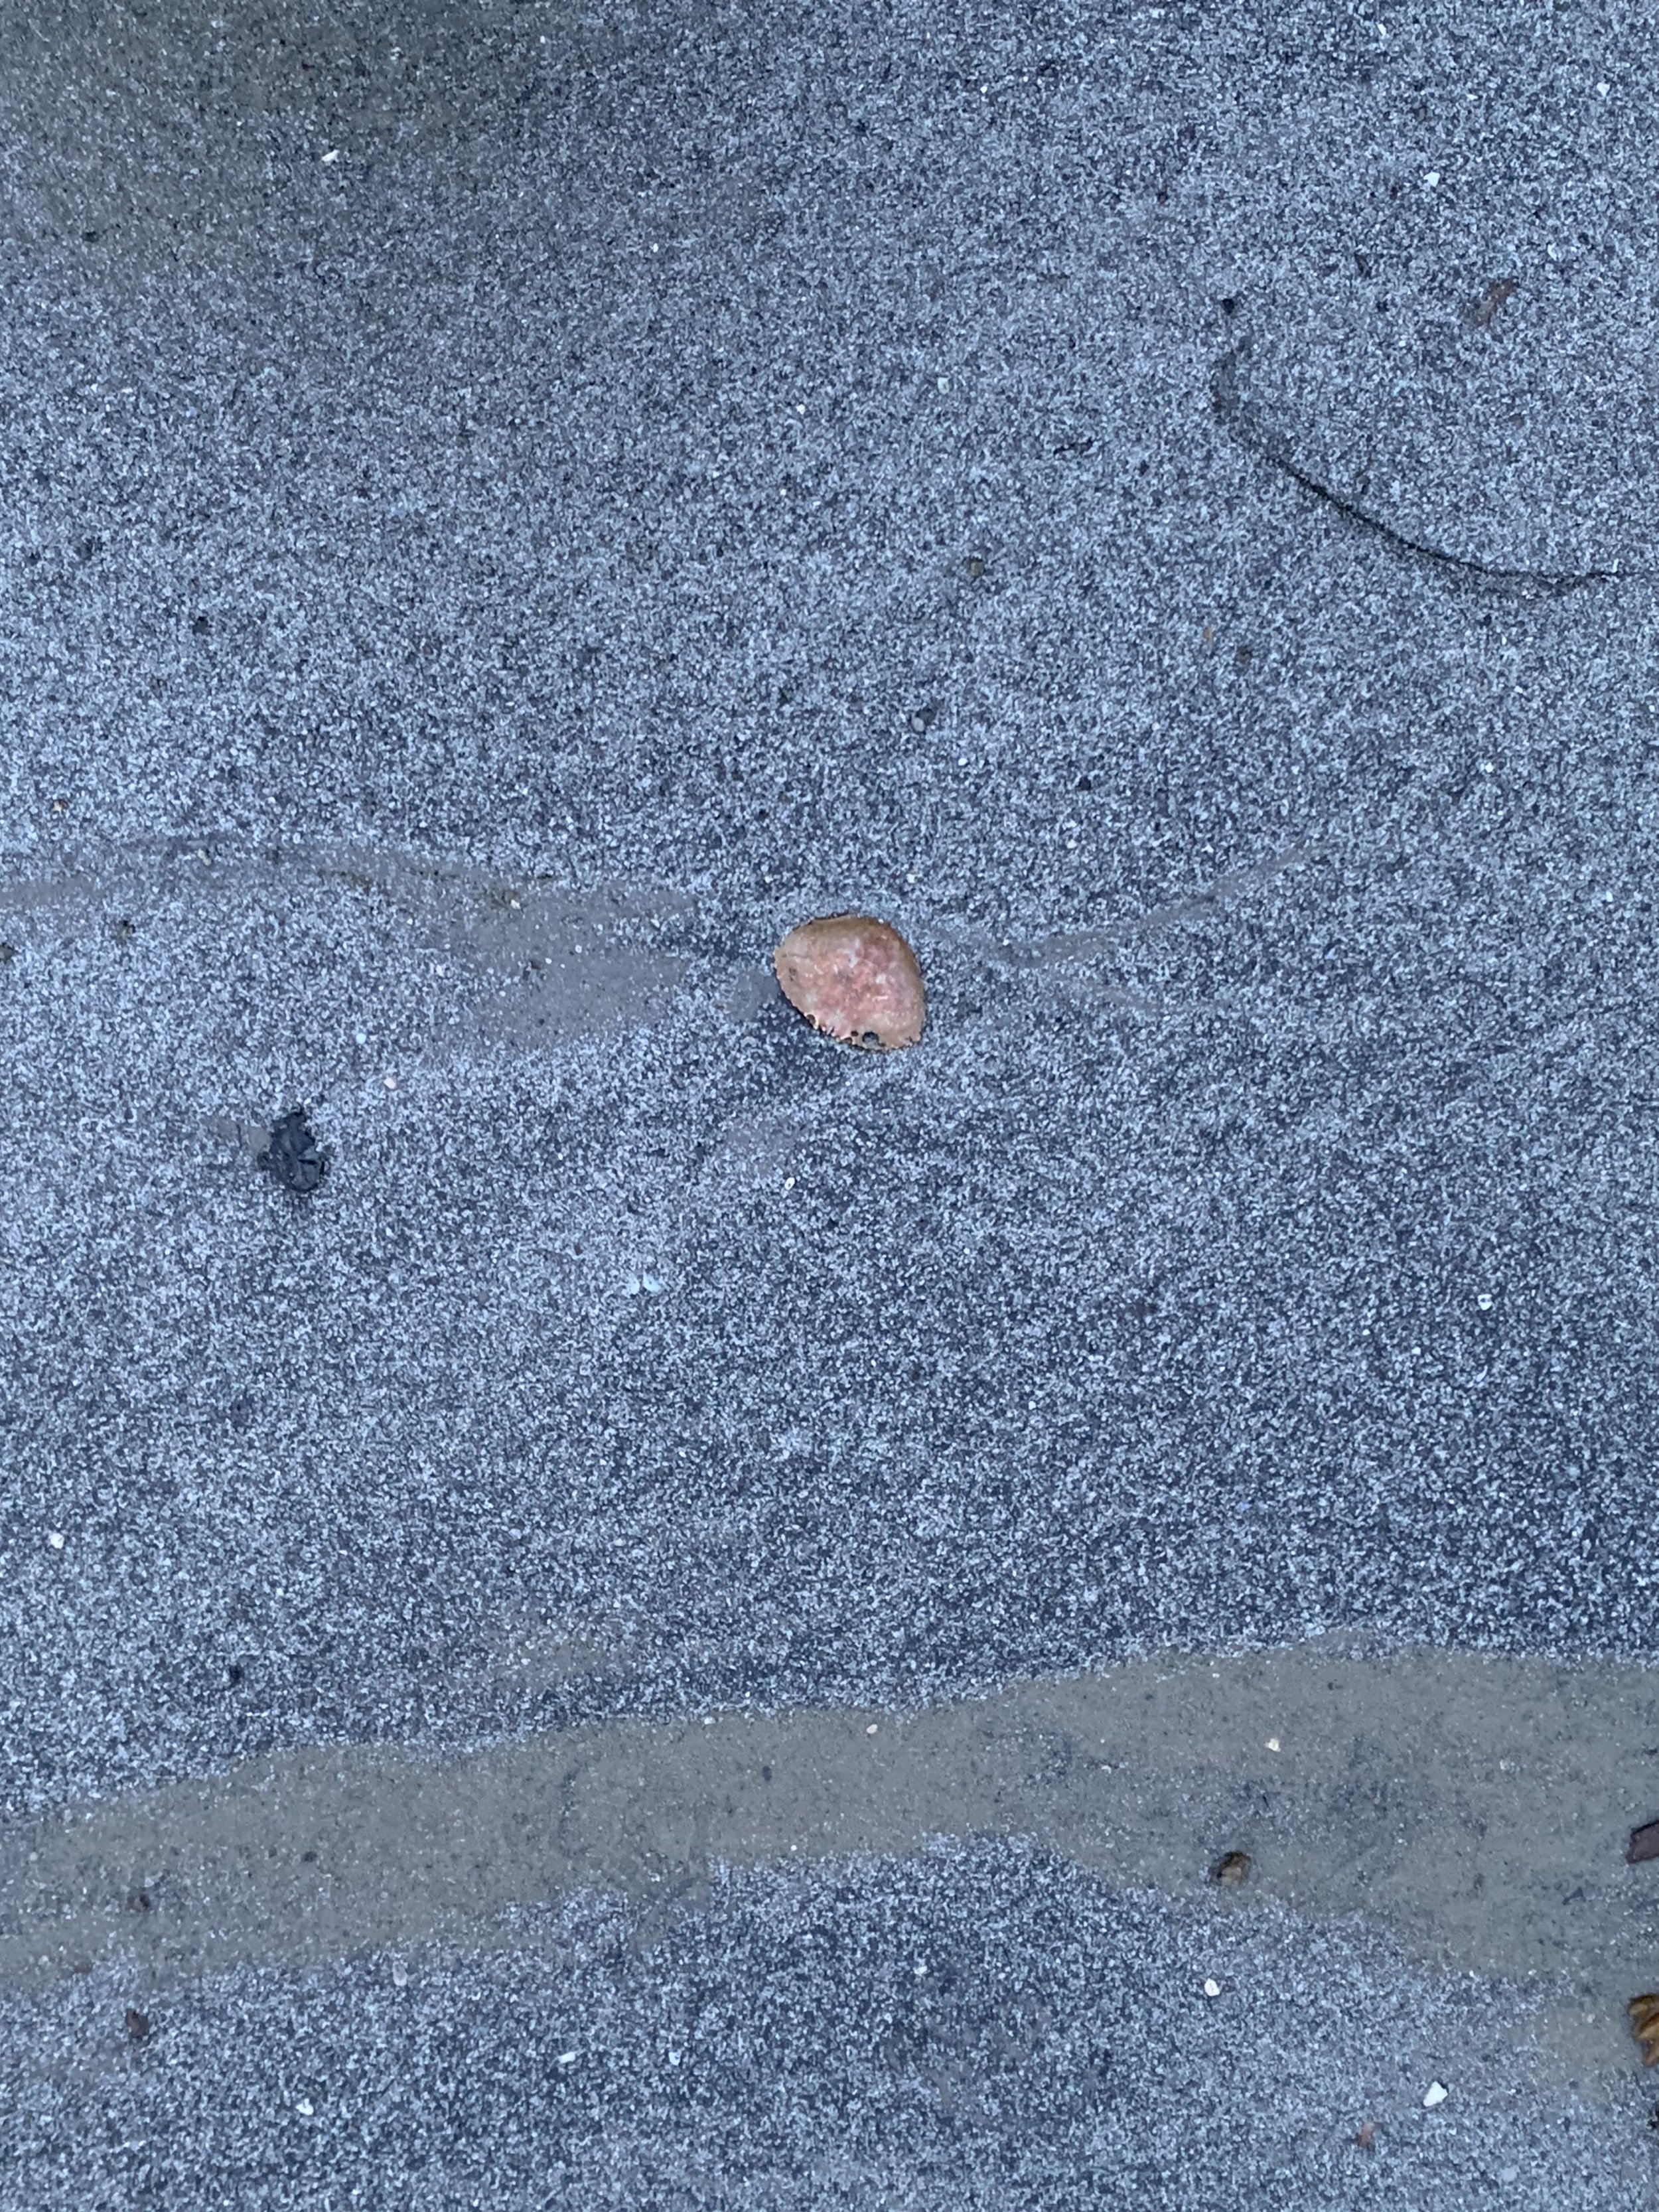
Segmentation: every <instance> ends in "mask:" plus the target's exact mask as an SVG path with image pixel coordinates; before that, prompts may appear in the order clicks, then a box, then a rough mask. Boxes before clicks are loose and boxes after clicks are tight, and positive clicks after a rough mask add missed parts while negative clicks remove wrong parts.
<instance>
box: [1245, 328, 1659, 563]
mask: <svg viewBox="0 0 1659 2212" xmlns="http://www.w3.org/2000/svg"><path fill="white" fill-rule="evenodd" d="M1249 347H1250V341H1249V339H1248V338H1243V339H1241V340H1240V342H1239V343H1238V344H1237V345H1236V346H1235V347H1234V348H1233V349H1232V350H1231V352H1230V353H1228V354H1225V355H1224V356H1223V357H1222V359H1221V361H1220V362H1219V363H1218V366H1217V368H1216V372H1215V378H1214V381H1213V384H1212V387H1211V397H1212V402H1213V404H1214V408H1215V412H1216V414H1217V416H1218V418H1219V420H1220V422H1222V424H1223V426H1224V428H1225V429H1226V430H1227V431H1228V433H1229V434H1230V435H1231V437H1232V439H1233V441H1234V442H1235V443H1236V444H1237V446H1238V447H1240V448H1241V450H1242V451H1243V452H1245V453H1249V454H1251V455H1253V456H1254V457H1255V459H1258V460H1264V461H1267V462H1269V463H1270V464H1271V465H1273V467H1274V468H1276V469H1278V470H1279V471H1281V472H1282V473H1283V474H1284V475H1285V476H1287V477H1290V478H1291V482H1292V483H1297V484H1299V485H1300V486H1301V488H1302V489H1303V490H1304V491H1305V492H1310V493H1311V494H1312V495H1313V496H1314V497H1315V498H1316V499H1317V500H1321V501H1323V502H1324V503H1325V505H1326V506H1328V507H1333V508H1334V509H1335V511H1336V513H1339V514H1340V515H1342V516H1344V517H1345V518H1346V520H1348V521H1350V522H1352V523H1357V524H1358V526H1359V527H1360V528H1361V529H1362V530H1366V531H1369V532H1370V533H1371V534H1372V535H1373V536H1374V537H1377V538H1382V539H1383V541H1384V542H1385V543H1386V544H1389V545H1392V546H1393V547H1394V548H1395V550H1396V551H1398V552H1401V553H1407V554H1410V555H1412V556H1413V557H1414V558H1415V559H1418V560H1419V561H1426V562H1431V563H1432V564H1433V565H1434V566H1435V567H1436V568H1444V569H1446V570H1448V571H1449V573H1450V574H1453V575H1456V576H1461V577H1462V578H1465V579H1467V580H1472V581H1475V582H1480V583H1483V584H1487V585H1491V586H1496V587H1497V588H1498V589H1500V590H1504V591H1533V592H1541V593H1543V594H1545V595H1546V596H1547V597H1550V598H1555V599H1559V598H1563V597H1565V594H1566V593H1567V592H1578V591H1583V590H1584V589H1585V588H1586V586H1589V585H1591V584H1626V583H1641V582H1644V581H1646V580H1649V579H1648V578H1647V575H1646V573H1645V572H1644V571H1643V570H1641V569H1633V568H1585V569H1581V570H1576V571H1565V570H1564V571H1557V570H1553V569H1547V568H1497V567H1494V566H1492V565H1490V564H1489V563H1487V562H1484V561H1476V560H1474V559H1472V558H1471V557H1470V556H1468V555H1466V554H1462V553H1448V552H1447V551H1446V550H1444V548H1443V547H1442V546H1438V545H1431V544H1427V543H1426V542H1425V540H1424V539H1422V538H1413V537H1411V536H1410V535H1409V534H1408V533H1407V532H1405V531H1403V530H1399V529H1396V528H1395V525H1394V524H1393V523H1391V522H1385V521H1384V520H1383V518H1382V516H1381V515H1379V514H1373V513H1371V512H1370V508H1368V507H1361V506H1360V505H1359V504H1358V501H1355V500H1352V499H1350V498H1349V497H1348V496H1347V495H1346V494H1345V493H1343V492H1340V491H1338V490H1336V489H1334V486H1332V485H1330V484H1328V483H1325V482H1323V480H1322V478H1320V477H1316V476H1315V475H1314V474H1313V472H1312V471H1311V470H1309V469H1305V468H1304V467H1303V465H1302V464H1301V463H1300V462H1299V461H1298V460H1297V459H1295V457H1294V456H1293V454H1292V453H1291V448H1290V446H1289V443H1288V441H1286V440H1285V439H1284V438H1282V437H1280V436H1279V435H1278V434H1277V433H1276V432H1274V431H1272V430H1269V429H1268V428H1267V427H1266V426H1265V425H1264V424H1263V423H1262V422H1261V419H1260V417H1259V416H1257V415H1256V413H1255V410H1254V409H1253V408H1252V407H1251V406H1250V404H1249V402H1248V401H1247V400H1245V399H1243V398H1241V397H1240V396H1239V392H1238V365H1239V363H1240V362H1241V361H1242V360H1243V358H1244V356H1246V355H1247V354H1248V353H1249Z"/></svg>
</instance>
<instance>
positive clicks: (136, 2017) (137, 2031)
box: [127, 2005, 149, 2043]
mask: <svg viewBox="0 0 1659 2212" xmlns="http://www.w3.org/2000/svg"><path fill="white" fill-rule="evenodd" d="M127 2033H128V2034H129V2035H130V2036H131V2038H132V2039H133V2041H134V2042H135V2043H142V2042H143V2040H144V2039H145V2037H146V2036H147V2035H148V2034H149V2014H148V2013H147V2012H140V2011H139V2009H138V2008H137V2005H129V2006H128V2007H127Z"/></svg>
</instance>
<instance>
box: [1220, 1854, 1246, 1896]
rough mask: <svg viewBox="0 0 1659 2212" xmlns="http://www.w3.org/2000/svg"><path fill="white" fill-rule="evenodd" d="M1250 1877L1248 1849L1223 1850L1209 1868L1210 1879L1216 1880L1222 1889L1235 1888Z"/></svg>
mask: <svg viewBox="0 0 1659 2212" xmlns="http://www.w3.org/2000/svg"><path fill="white" fill-rule="evenodd" d="M1249 1878H1250V1855H1249V1852H1248V1851H1225V1852H1224V1853H1223V1854H1222V1856H1221V1857H1219V1858H1218V1860H1217V1861H1216V1863H1215V1864H1214V1865H1213V1866H1212V1868H1211V1869H1210V1880H1211V1881H1218V1882H1219V1883H1220V1884H1221V1887H1223V1888H1224V1889H1237V1888H1239V1887H1241V1886H1242V1885H1243V1883H1245V1882H1247V1881H1249Z"/></svg>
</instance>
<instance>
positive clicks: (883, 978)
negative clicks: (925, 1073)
mask: <svg viewBox="0 0 1659 2212" xmlns="http://www.w3.org/2000/svg"><path fill="white" fill-rule="evenodd" d="M772 965H773V967H774V968H775V969H776V970H777V977H778V981H779V983H780V984H781V987H782V989H783V995H784V997H785V998H786V999H787V1000H788V1001H789V1003H790V1005H791V1006H794V1007H796V1008H797V1009H798V1010H799V1012H801V1013H803V1014H805V1017H806V1018H807V1020H808V1021H809V1022H811V1024H812V1026H813V1028H814V1029H818V1030H823V1033H824V1035H825V1036H832V1037H836V1038H838V1039H839V1040H840V1041H841V1042H842V1043H843V1044H855V1045H861V1046H862V1047H863V1048H865V1049H866V1051H869V1052H893V1051H896V1049H897V1048H899V1047H900V1046H901V1045H907V1044H915V1042H916V1040H917V1038H918V1037H920V1036H921V1028H922V1022H923V1019H924V1018H925V1013H926V1002H925V1000H924V998H923V994H922V988H921V969H920V968H919V967H918V966H917V964H916V956H915V953H914V952H912V951H911V950H910V948H909V946H908V945H907V944H906V943H905V941H904V939H902V937H901V936H900V935H899V933H898V932H897V930H896V929H890V928H889V927H888V926H887V924H886V923H885V922H884V921H872V919H871V917H870V916H869V915H864V914H831V915H823V917H822V918H821V919H820V920H818V921H804V922H803V923H802V924H801V925H800V927H799V929H792V930H791V931H790V933H789V934H788V936H787V937H786V938H785V939H784V940H783V942H782V944H781V945H779V947H778V949H777V951H775V953H774V954H773V955H772Z"/></svg>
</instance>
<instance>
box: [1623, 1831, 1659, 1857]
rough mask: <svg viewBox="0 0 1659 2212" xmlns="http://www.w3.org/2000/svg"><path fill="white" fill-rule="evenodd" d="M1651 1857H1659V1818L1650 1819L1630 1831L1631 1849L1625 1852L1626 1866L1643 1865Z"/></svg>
mask: <svg viewBox="0 0 1659 2212" xmlns="http://www.w3.org/2000/svg"><path fill="white" fill-rule="evenodd" d="M1649 1859H1659V1820H1650V1821H1648V1822H1647V1824H1646V1825H1645V1826H1644V1827H1640V1828H1632V1830H1631V1832H1630V1849H1629V1850H1627V1851H1626V1853H1625V1864H1626V1866H1641V1865H1643V1864H1644V1863H1645V1862H1646V1861H1647V1860H1649Z"/></svg>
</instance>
